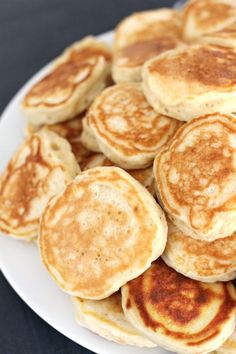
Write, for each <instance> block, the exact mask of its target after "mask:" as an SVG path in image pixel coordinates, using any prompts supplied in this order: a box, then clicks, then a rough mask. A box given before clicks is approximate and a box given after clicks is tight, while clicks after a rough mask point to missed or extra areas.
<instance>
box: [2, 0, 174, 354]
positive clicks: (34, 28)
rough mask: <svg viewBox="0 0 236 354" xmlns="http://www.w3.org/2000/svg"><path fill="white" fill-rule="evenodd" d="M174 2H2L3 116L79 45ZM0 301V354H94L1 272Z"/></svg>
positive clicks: (156, 0)
mask: <svg viewBox="0 0 236 354" xmlns="http://www.w3.org/2000/svg"><path fill="white" fill-rule="evenodd" d="M174 2H175V1H174V0H162V1H161V0H120V1H118V0H116V1H115V0H85V1H81V0H0V73H1V75H0V80H1V81H0V112H2V110H3V109H4V107H5V106H6V104H7V103H8V102H9V100H10V99H11V97H12V96H13V95H14V94H15V93H16V92H17V90H18V89H19V88H20V87H21V86H22V85H23V84H24V82H25V81H26V80H28V79H29V78H30V77H31V76H32V75H33V74H34V73H35V72H37V71H38V70H39V69H40V68H41V67H42V66H44V65H45V64H46V63H47V62H49V61H50V60H51V59H53V58H54V57H55V56H57V55H58V54H59V53H60V52H61V51H62V50H63V49H64V48H65V47H66V46H68V45H69V44H70V43H72V42H73V41H76V40H78V39H80V38H82V37H83V36H85V35H88V34H99V33H101V32H105V31H108V30H110V29H112V28H114V26H115V25H116V23H117V22H118V21H120V20H121V19H122V18H123V17H124V16H127V15H129V14H131V13H132V12H134V11H140V10H144V9H151V8H157V7H162V6H166V7H167V6H172V5H173V3H174ZM12 256H13V257H14V255H12ZM0 298H1V301H0V354H79V353H83V354H87V353H91V352H90V351H89V350H87V349H85V348H83V347H81V346H79V345H77V344H75V343H74V342H72V341H70V340H69V339H67V338H65V337H64V336H63V335H61V334H60V333H58V332H57V331H56V330H54V329H53V328H52V327H50V326H49V325H48V324H46V323H45V322H44V321H43V320H42V319H40V318H39V317H38V316H37V315H36V314H35V313H34V312H33V311H32V310H31V309H30V308H29V307H28V306H27V305H25V303H24V302H23V301H22V300H21V299H20V298H19V297H18V295H17V294H16V293H15V291H14V290H13V289H12V288H11V287H10V286H9V285H8V283H7V281H6V280H5V278H4V277H3V275H2V274H1V273H0ZM111 354H112V353H111Z"/></svg>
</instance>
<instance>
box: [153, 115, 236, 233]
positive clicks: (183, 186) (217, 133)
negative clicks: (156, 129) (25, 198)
mask: <svg viewBox="0 0 236 354" xmlns="http://www.w3.org/2000/svg"><path fill="white" fill-rule="evenodd" d="M235 134H236V120H235V119H234V118H233V117H231V116H224V115H223V114H222V115H220V116H219V115H217V114H215V115H211V116H205V117H202V118H198V119H195V120H192V121H191V122H189V123H187V124H185V125H184V126H183V127H182V128H180V129H179V131H178V132H177V133H176V135H175V138H174V140H173V141H172V143H171V145H170V147H168V148H166V149H165V150H163V151H162V152H161V154H160V156H159V157H158V158H157V164H156V169H155V174H156V177H157V182H158V189H159V192H160V195H161V199H162V200H163V202H164V205H165V206H166V207H167V208H168V210H170V211H171V213H173V214H174V215H179V208H185V207H187V208H189V218H190V223H191V225H192V227H193V228H195V229H198V228H200V229H201V228H208V227H210V225H211V221H212V220H213V218H214V216H215V214H216V213H218V212H220V211H222V212H223V211H230V210H235V207H236V194H235V193H233V190H232V185H233V183H234V181H235V174H236V167H235V153H236V147H235V145H234V144H235V143H234V139H235ZM168 196H170V197H171V199H172V200H174V203H175V207H174V206H173V204H171V203H169V198H168Z"/></svg>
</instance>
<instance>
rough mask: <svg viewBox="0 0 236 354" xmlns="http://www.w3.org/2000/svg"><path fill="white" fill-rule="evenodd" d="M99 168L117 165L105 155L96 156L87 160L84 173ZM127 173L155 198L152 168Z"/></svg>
mask: <svg viewBox="0 0 236 354" xmlns="http://www.w3.org/2000/svg"><path fill="white" fill-rule="evenodd" d="M98 166H115V164H114V163H113V162H112V161H110V160H109V159H108V158H107V157H106V156H105V155H103V154H94V155H92V156H91V157H90V158H88V159H87V164H86V165H84V166H83V171H86V170H88V169H90V168H94V167H98ZM127 172H128V173H129V174H130V175H131V176H132V177H134V178H135V179H136V180H137V181H138V182H139V183H141V184H142V185H143V186H144V187H145V188H146V189H147V190H148V191H149V192H150V193H151V194H152V195H153V196H155V195H156V192H155V180H154V175H153V167H152V166H150V167H147V168H144V169H138V170H129V171H127Z"/></svg>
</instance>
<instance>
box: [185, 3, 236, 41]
mask: <svg viewBox="0 0 236 354" xmlns="http://www.w3.org/2000/svg"><path fill="white" fill-rule="evenodd" d="M235 17H236V4H235V1H234V0H193V1H188V3H187V5H186V6H185V9H184V14H183V32H184V35H185V37H186V38H187V39H194V38H195V37H199V36H201V35H203V34H205V33H211V32H214V31H217V30H220V29H222V28H224V27H226V26H227V25H229V24H231V23H232V22H233V21H234V20H235Z"/></svg>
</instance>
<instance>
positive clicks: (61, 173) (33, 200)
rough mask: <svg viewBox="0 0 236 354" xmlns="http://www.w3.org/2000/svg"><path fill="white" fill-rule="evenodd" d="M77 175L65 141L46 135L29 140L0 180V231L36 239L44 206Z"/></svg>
mask: <svg viewBox="0 0 236 354" xmlns="http://www.w3.org/2000/svg"><path fill="white" fill-rule="evenodd" d="M78 172H79V166H78V164H77V162H76V160H75V158H74V155H73V154H72V152H71V148H70V145H69V144H68V143H67V141H66V140H65V139H62V138H60V137H59V136H58V135H57V134H55V133H53V132H48V131H44V130H43V131H41V132H39V133H36V134H33V135H32V136H31V137H29V138H28V139H27V140H26V141H25V142H24V143H23V144H22V145H21V147H20V148H19V150H18V151H17V152H16V154H15V155H14V156H13V158H12V159H11V161H10V162H9V164H8V166H7V168H6V170H5V172H4V173H3V175H2V177H1V180H0V214H1V216H0V229H1V231H3V232H4V233H9V234H11V235H12V236H15V237H18V238H22V239H30V238H32V237H35V236H37V231H38V227H39V218H40V216H41V214H42V212H43V210H44V207H45V206H46V204H47V202H48V201H49V199H50V198H51V197H53V196H54V195H55V194H57V193H59V192H61V190H62V189H63V188H64V187H65V185H66V184H67V183H68V182H70V181H71V180H72V179H73V178H74V177H75V176H76V174H77V173H78Z"/></svg>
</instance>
